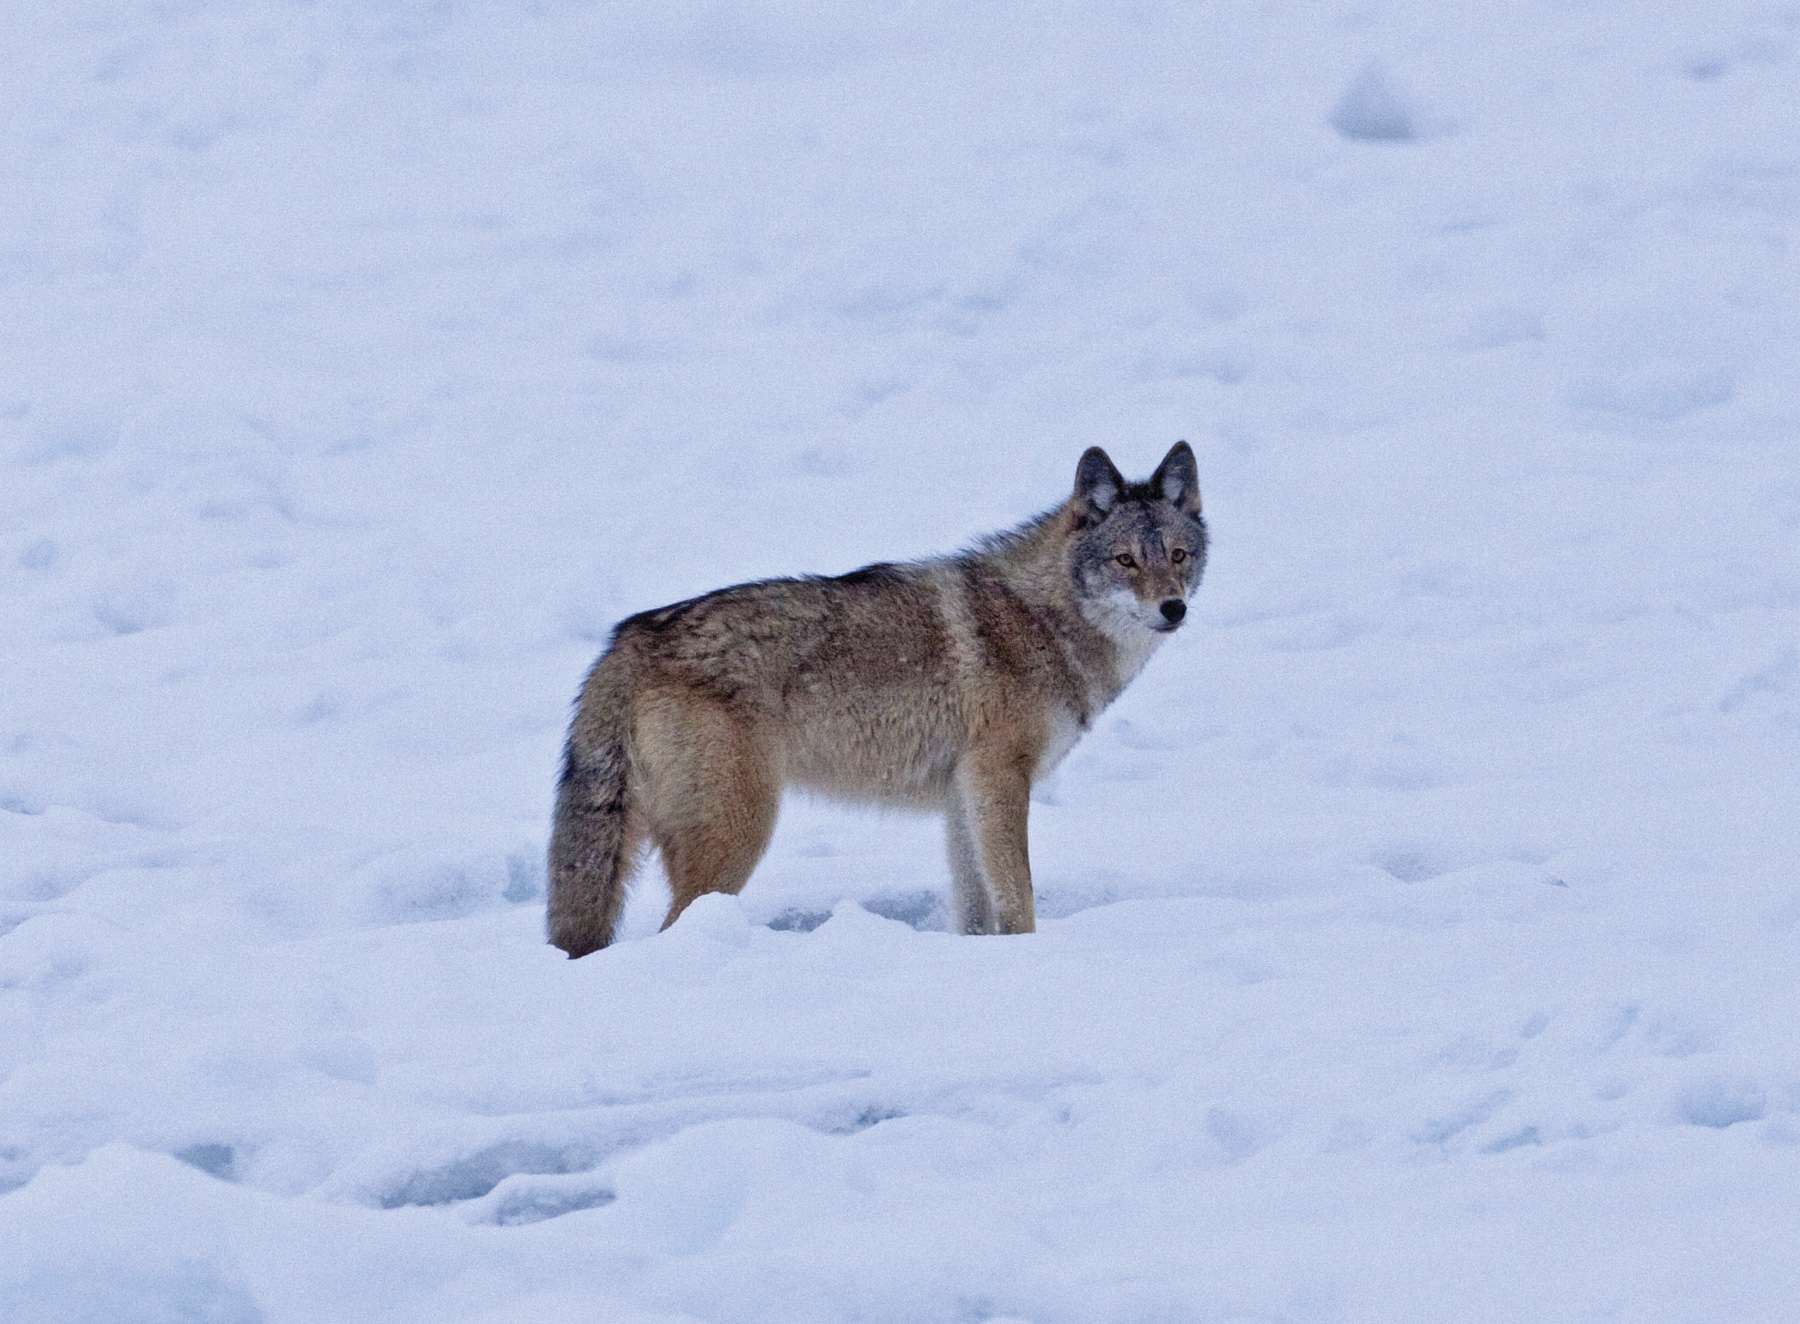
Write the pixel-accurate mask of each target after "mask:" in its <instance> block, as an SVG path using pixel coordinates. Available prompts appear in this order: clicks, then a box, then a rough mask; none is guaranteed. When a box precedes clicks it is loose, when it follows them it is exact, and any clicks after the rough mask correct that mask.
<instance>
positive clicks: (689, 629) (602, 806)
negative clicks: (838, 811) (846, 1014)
mask: <svg viewBox="0 0 1800 1324" xmlns="http://www.w3.org/2000/svg"><path fill="white" fill-rule="evenodd" d="M1205 565H1206V525H1205V522H1204V520H1203V519H1202V518H1201V514H1200V486H1199V480H1198V476H1197V474H1196V471H1195V464H1194V453H1193V451H1192V450H1191V449H1189V447H1188V445H1187V443H1186V442H1179V443H1177V444H1176V445H1175V447H1174V448H1173V449H1172V450H1170V452H1169V453H1168V455H1167V456H1165V457H1164V459H1163V461H1162V463H1161V465H1159V466H1158V467H1157V470H1156V472H1155V473H1154V474H1153V475H1152V476H1151V477H1150V479H1149V480H1148V481H1146V482H1143V483H1127V482H1126V481H1125V480H1124V479H1123V478H1122V477H1121V476H1120V475H1119V471H1118V470H1117V469H1116V468H1114V467H1113V463H1112V461H1111V460H1110V459H1108V458H1107V456H1106V453H1105V452H1104V451H1102V450H1101V449H1099V448H1098V447H1094V448H1092V449H1090V450H1089V451H1088V452H1087V453H1086V454H1085V455H1083V456H1082V457H1081V462H1080V464H1079V465H1078V466H1077V467H1076V471H1075V487H1074V491H1073V492H1072V493H1071V494H1070V496H1069V498H1068V499H1067V500H1066V501H1064V502H1063V503H1062V504H1061V505H1059V506H1057V507H1055V508H1054V509H1052V510H1049V511H1046V512H1045V513H1044V514H1042V515H1039V516H1037V517H1036V518H1035V519H1032V520H1029V521H1027V522H1026V523H1025V524H1023V525H1021V526H1019V527H1018V528H1016V529H1013V530H1010V531H1008V532H1005V533H999V534H994V535H992V536H990V537H988V538H985V539H983V540H982V541H980V542H979V543H977V544H976V545H975V546H974V547H972V548H971V549H969V550H967V551H964V552H959V553H956V554H954V555H951V556H945V557H938V558H933V559H930V560H925V561H914V562H908V563H903V564H886V563H882V564H876V565H870V566H864V567H863V568H862V569H861V570H854V571H851V572H850V573H849V574H847V575H839V576H836V577H833V578H825V577H808V578H801V579H771V580H762V581H759V582H757V583H752V584H739V585H736V586H734V587H731V588H725V589H720V590H718V591H717V592H714V593H707V594H704V595H702V596H700V597H697V598H691V599H689V600H688V601H686V602H678V603H675V604H674V605H672V606H668V607H662V608H658V609H657V610H654V611H648V612H643V613H641V614H639V615H637V616H633V617H630V618H629V619H627V620H625V621H622V622H621V623H620V624H619V627H618V629H617V630H615V631H614V633H613V638H612V644H611V646H610V647H609V648H608V649H607V650H606V652H605V653H604V654H603V655H602V656H601V658H600V660H599V661H598V662H596V663H595V664H594V667H593V669H592V670H591V671H590V672H589V673H588V676H587V680H586V682H585V683H584V684H583V685H582V688H581V693H580V695H579V696H578V698H577V700H576V708H575V717H574V720H573V721H572V722H571V724H570V727H569V739H568V745H567V748H566V750H565V753H564V759H563V769H562V778H561V781H560V783H559V786H558V791H557V798H556V816H555V825H554V828H553V831H552V834H551V840H550V904H549V931H550V941H551V942H553V943H555V944H556V945H557V946H558V947H560V948H562V949H563V950H564V951H566V952H568V953H569V955H570V956H584V955H586V954H587V953H588V952H591V951H594V950H596V949H597V948H600V947H604V946H606V945H607V944H608V943H609V942H611V941H612V938H613V934H614V930H615V929H616V927H617V924H618V919H619V912H620V910H621V908H622V907H623V903H624V898H625V890H626V887H627V884H628V883H629V881H630V877H631V874H632V872H633V870H634V868H635V866H636V864H637V862H638V859H639V857H640V856H641V855H642V854H643V852H644V850H645V849H646V848H647V847H649V846H652V845H653V846H655V847H656V849H657V850H658V851H659V852H660V853H661V855H662V859H663V864H664V867H665V869H666V871H667V873H668V876H669V884H670V887H671V890H672V892H673V900H672V903H671V905H670V907H669V913H668V918H667V919H666V920H665V921H664V927H667V926H668V925H669V924H672V923H674V921H675V919H676V917H677V916H679V915H680V914H681V912H682V910H684V909H685V908H686V907H687V905H688V904H689V903H690V902H692V901H693V899H694V898H695V897H697V896H700V895H701V894H703V893H706V892H733V893H735V892H738V891H740V890H741V889H742V888H743V886H744V884H745V883H746V882H748V881H749V878H750V873H751V870H752V869H754V868H755V866H756V862H757V860H758V859H760V858H761V856H762V853H763V850H764V848H765V847H766V846H767V845H768V841H769V835H770V833H771V832H772V831H773V829H774V826H775V814H776V809H777V806H778V804H779V802H780V797H781V792H782V789H783V788H784V787H786V786H799V787H804V788H807V789H809V790H813V791H818V792H822V793H824V794H826V795H830V796H833V797H835V798H838V799H844V800H851V801H857V802H861V803H873V804H882V805H898V806H904V807H908V808H915V809H926V810H932V811H936V812H940V813H942V814H943V815H944V819H945V825H946V830H947V841H948V847H949V860H950V876H951V882H952V890H953V894H954V911H955V915H956V920H957V924H958V926H959V927H960V928H961V929H962V931H963V932H965V933H994V932H999V933H1029V932H1031V931H1032V929H1033V928H1034V927H1035V912H1034V908H1033V901H1032V890H1031V867H1030V860H1029V854H1028V850H1027V843H1026V818H1027V815H1028V812H1029V808H1030V791H1031V784H1032V782H1033V781H1035V780H1037V779H1038V778H1040V777H1042V776H1044V775H1045V774H1047V773H1048V772H1049V771H1050V769H1051V768H1053V767H1054V766H1055V765H1056V763H1057V762H1058V761H1059V760H1060V759H1061V758H1062V757H1063V756H1064V755H1065V754H1066V753H1067V752H1068V751H1069V749H1070V748H1071V747H1072V746H1073V745H1074V744H1075V742H1076V741H1077V740H1078V739H1080V737H1081V734H1082V733H1083V732H1084V731H1086V730H1087V729H1088V727H1089V726H1090V725H1091V724H1092V723H1093V720H1094V718H1095V717H1096V716H1097V715H1098V714H1099V712H1100V711H1101V710H1102V709H1103V708H1105V707H1106V705H1107V704H1109V703H1111V702H1112V701H1113V700H1114V699H1115V698H1117V697H1118V695H1119V692H1120V691H1121V690H1122V689H1124V687H1125V686H1126V685H1127V684H1129V683H1130V681H1131V680H1132V678H1133V677H1135V676H1136V675H1137V673H1138V672H1139V671H1140V670H1142V669H1143V667H1144V664H1145V663H1146V662H1147V661H1148V660H1149V658H1150V655H1151V654H1152V653H1153V652H1155V651H1156V648H1157V645H1158V644H1160V643H1161V642H1162V641H1163V639H1164V638H1165V637H1166V636H1167V635H1168V634H1171V633H1173V632H1174V631H1175V630H1176V629H1178V628H1180V626H1181V624H1182V622H1183V620H1184V619H1185V617H1186V613H1187V599H1188V596H1189V595H1190V594H1191V593H1192V592H1193V590H1194V589H1195V587H1197V586H1198V584H1199V582H1200V576H1201V573H1202V571H1203V570H1204V569H1205Z"/></svg>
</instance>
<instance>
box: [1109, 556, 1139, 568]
mask: <svg viewBox="0 0 1800 1324" xmlns="http://www.w3.org/2000/svg"><path fill="white" fill-rule="evenodd" d="M1113 560H1115V561H1117V562H1118V563H1119V564H1120V565H1122V566H1124V567H1125V568H1126V569H1127V570H1130V569H1132V568H1133V567H1134V566H1136V565H1137V558H1136V557H1134V556H1133V555H1132V554H1131V553H1130V552H1120V553H1119V554H1118V555H1117V556H1115V557H1113Z"/></svg>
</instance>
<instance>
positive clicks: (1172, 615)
mask: <svg viewBox="0 0 1800 1324" xmlns="http://www.w3.org/2000/svg"><path fill="white" fill-rule="evenodd" d="M1162 614H1163V619H1164V620H1165V621H1167V622H1168V623H1169V624H1170V625H1173V624H1175V622H1177V621H1179V620H1180V619H1181V618H1182V617H1183V616H1186V615H1187V603H1185V602H1183V601H1182V600H1181V599H1180V598H1164V599H1163V604H1162Z"/></svg>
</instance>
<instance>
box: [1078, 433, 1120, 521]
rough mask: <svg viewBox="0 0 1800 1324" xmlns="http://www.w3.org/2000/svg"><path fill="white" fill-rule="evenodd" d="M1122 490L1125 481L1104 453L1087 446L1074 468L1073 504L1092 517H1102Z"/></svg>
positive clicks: (1097, 448) (1095, 447) (1096, 447)
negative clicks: (1079, 461)
mask: <svg viewBox="0 0 1800 1324" xmlns="http://www.w3.org/2000/svg"><path fill="white" fill-rule="evenodd" d="M1124 490H1125V480H1124V478H1122V477H1121V476H1120V474H1119V471H1118V469H1117V468H1115V467H1114V465H1113V462H1112V461H1111V460H1110V459H1108V458H1107V455H1106V452H1105V451H1103V450H1101V449H1100V448H1099V447H1098V446H1089V447H1088V448H1087V450H1086V451H1085V452H1084V453H1083V454H1082V457H1081V463H1080V464H1078V465H1076V466H1075V503H1076V504H1077V505H1078V506H1083V507H1085V508H1086V509H1087V510H1088V511H1089V512H1090V513H1092V514H1094V515H1104V514H1106V512H1107V511H1109V510H1111V509H1112V508H1113V503H1114V502H1116V501H1117V500H1118V499H1119V494H1120V493H1121V492H1123V491H1124Z"/></svg>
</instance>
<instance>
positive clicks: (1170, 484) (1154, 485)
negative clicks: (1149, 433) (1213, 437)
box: [1150, 441, 1200, 515]
mask: <svg viewBox="0 0 1800 1324" xmlns="http://www.w3.org/2000/svg"><path fill="white" fill-rule="evenodd" d="M1150 489H1151V491H1153V492H1155V493H1157V494H1158V495H1159V496H1161V497H1162V499H1163V500H1164V501H1167V502H1168V503H1169V504H1170V505H1172V506H1174V507H1175V508H1176V509H1177V510H1179V511H1181V512H1182V513H1183V514H1186V515H1198V514H1199V513H1200V467H1199V466H1198V465H1197V464H1195V463H1194V448H1193V447H1192V446H1190V445H1188V444H1187V443H1186V442H1185V441H1178V442H1176V443H1175V444H1174V445H1173V446H1171V447H1169V453H1168V454H1167V455H1165V456H1163V462H1162V463H1161V464H1159V465H1157V466H1156V472H1155V473H1153V474H1151V475H1150Z"/></svg>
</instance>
